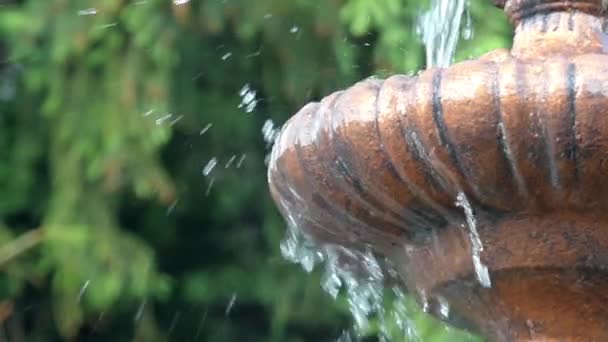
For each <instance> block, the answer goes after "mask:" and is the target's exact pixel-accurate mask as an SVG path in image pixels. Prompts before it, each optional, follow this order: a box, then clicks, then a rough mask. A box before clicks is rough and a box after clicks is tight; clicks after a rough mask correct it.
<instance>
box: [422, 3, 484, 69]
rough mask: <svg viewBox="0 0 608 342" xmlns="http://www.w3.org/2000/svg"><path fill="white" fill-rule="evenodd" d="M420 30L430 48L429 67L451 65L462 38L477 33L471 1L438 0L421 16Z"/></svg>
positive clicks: (468, 37) (427, 51) (425, 43)
mask: <svg viewBox="0 0 608 342" xmlns="http://www.w3.org/2000/svg"><path fill="white" fill-rule="evenodd" d="M463 17H464V19H465V23H464V26H463V25H462V19H463ZM417 31H418V33H419V35H420V36H421V38H422V41H423V43H424V46H425V48H426V65H427V68H431V67H447V66H449V65H450V64H452V63H453V62H454V54H455V53H456V46H457V44H458V39H459V37H461V36H462V38H464V39H470V38H471V37H472V36H473V26H472V20H471V14H470V0H434V1H433V3H432V6H431V9H430V10H428V11H427V12H425V13H424V14H422V15H421V16H420V18H419V20H418V26H417Z"/></svg>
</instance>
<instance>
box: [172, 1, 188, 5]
mask: <svg viewBox="0 0 608 342" xmlns="http://www.w3.org/2000/svg"><path fill="white" fill-rule="evenodd" d="M189 2H190V0H173V3H174V4H175V5H177V6H180V5H185V4H187V3H189Z"/></svg>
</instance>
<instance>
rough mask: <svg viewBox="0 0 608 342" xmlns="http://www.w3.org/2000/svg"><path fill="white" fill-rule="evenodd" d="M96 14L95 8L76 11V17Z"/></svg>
mask: <svg viewBox="0 0 608 342" xmlns="http://www.w3.org/2000/svg"><path fill="white" fill-rule="evenodd" d="M95 14H97V9H96V8H93V7H91V8H85V9H81V10H79V11H78V15H95Z"/></svg>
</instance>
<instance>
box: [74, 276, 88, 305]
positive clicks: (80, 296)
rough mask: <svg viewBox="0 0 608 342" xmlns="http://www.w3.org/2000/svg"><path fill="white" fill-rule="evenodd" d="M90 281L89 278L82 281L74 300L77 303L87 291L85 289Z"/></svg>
mask: <svg viewBox="0 0 608 342" xmlns="http://www.w3.org/2000/svg"><path fill="white" fill-rule="evenodd" d="M90 283H91V281H90V280H87V281H85V282H84V284H83V285H82V287H81V288H80V291H79V292H78V297H77V298H76V301H77V302H78V303H80V301H81V300H82V296H84V294H85V292H86V291H87V289H88V288H89V284H90Z"/></svg>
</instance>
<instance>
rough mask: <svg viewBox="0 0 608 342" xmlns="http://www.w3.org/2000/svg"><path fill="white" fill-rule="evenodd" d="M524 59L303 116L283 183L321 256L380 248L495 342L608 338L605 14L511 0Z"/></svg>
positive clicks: (504, 58)
mask: <svg viewBox="0 0 608 342" xmlns="http://www.w3.org/2000/svg"><path fill="white" fill-rule="evenodd" d="M495 4H496V5H497V6H500V7H503V8H504V9H505V12H506V14H507V15H508V16H509V18H510V20H511V22H512V23H513V25H514V27H515V36H514V41H513V46H512V48H511V49H510V50H496V51H492V52H490V53H487V54H486V55H484V56H482V57H480V58H478V59H476V60H471V61H465V62H461V63H458V64H455V65H453V66H450V67H446V68H431V69H428V70H425V71H423V72H421V73H420V74H419V75H417V76H405V75H395V76H392V77H389V78H388V79H386V80H380V79H375V78H372V79H368V80H364V81H362V82H359V83H357V84H355V85H354V86H352V87H351V88H349V89H347V90H344V91H339V92H336V93H334V94H332V95H330V96H328V97H326V98H324V99H323V100H322V101H320V102H319V103H311V104H308V105H307V106H305V107H304V108H302V109H301V110H300V111H299V112H298V113H297V114H296V115H294V116H293V117H292V118H291V119H290V120H289V121H288V122H287V123H286V124H285V126H284V127H283V129H282V131H281V133H280V135H279V137H278V139H277V140H276V143H275V146H274V148H273V151H272V155H271V158H270V164H269V173H268V177H269V184H270V190H271V193H272V195H273V198H274V200H275V202H276V203H277V206H278V207H279V210H280V211H281V212H282V214H283V216H285V218H286V219H287V220H288V221H289V222H290V224H291V225H293V226H294V227H297V229H298V230H300V231H301V232H303V233H304V234H306V235H307V236H308V237H309V238H310V239H312V240H314V241H315V242H316V243H318V244H331V245H338V246H343V247H346V248H349V249H353V250H357V249H358V250H366V249H371V250H373V252H374V253H377V254H378V255H382V256H386V257H387V258H388V259H389V260H391V261H392V262H393V264H394V266H395V267H396V270H397V273H398V275H399V278H400V280H401V282H402V283H403V285H404V287H405V288H407V289H408V290H410V291H411V292H412V293H417V294H420V293H422V294H424V295H425V296H426V297H427V298H429V299H430V300H432V299H442V300H447V302H448V303H449V305H450V310H451V312H452V313H453V314H451V315H450V317H449V318H447V320H449V321H450V322H451V323H453V324H455V325H457V326H462V327H466V328H468V329H472V330H474V331H477V332H479V333H481V334H483V335H484V336H486V337H487V338H488V339H490V340H492V341H607V340H608V181H607V180H606V179H605V177H606V175H607V174H608V123H607V121H606V120H605V118H604V117H603V115H606V114H608V113H607V111H608V109H607V108H608V56H607V55H606V46H605V42H606V40H607V39H606V38H605V36H604V33H603V27H604V23H605V13H606V8H605V4H604V1H602V0H578V1H575V0H571V1H565V0H507V1H495Z"/></svg>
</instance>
